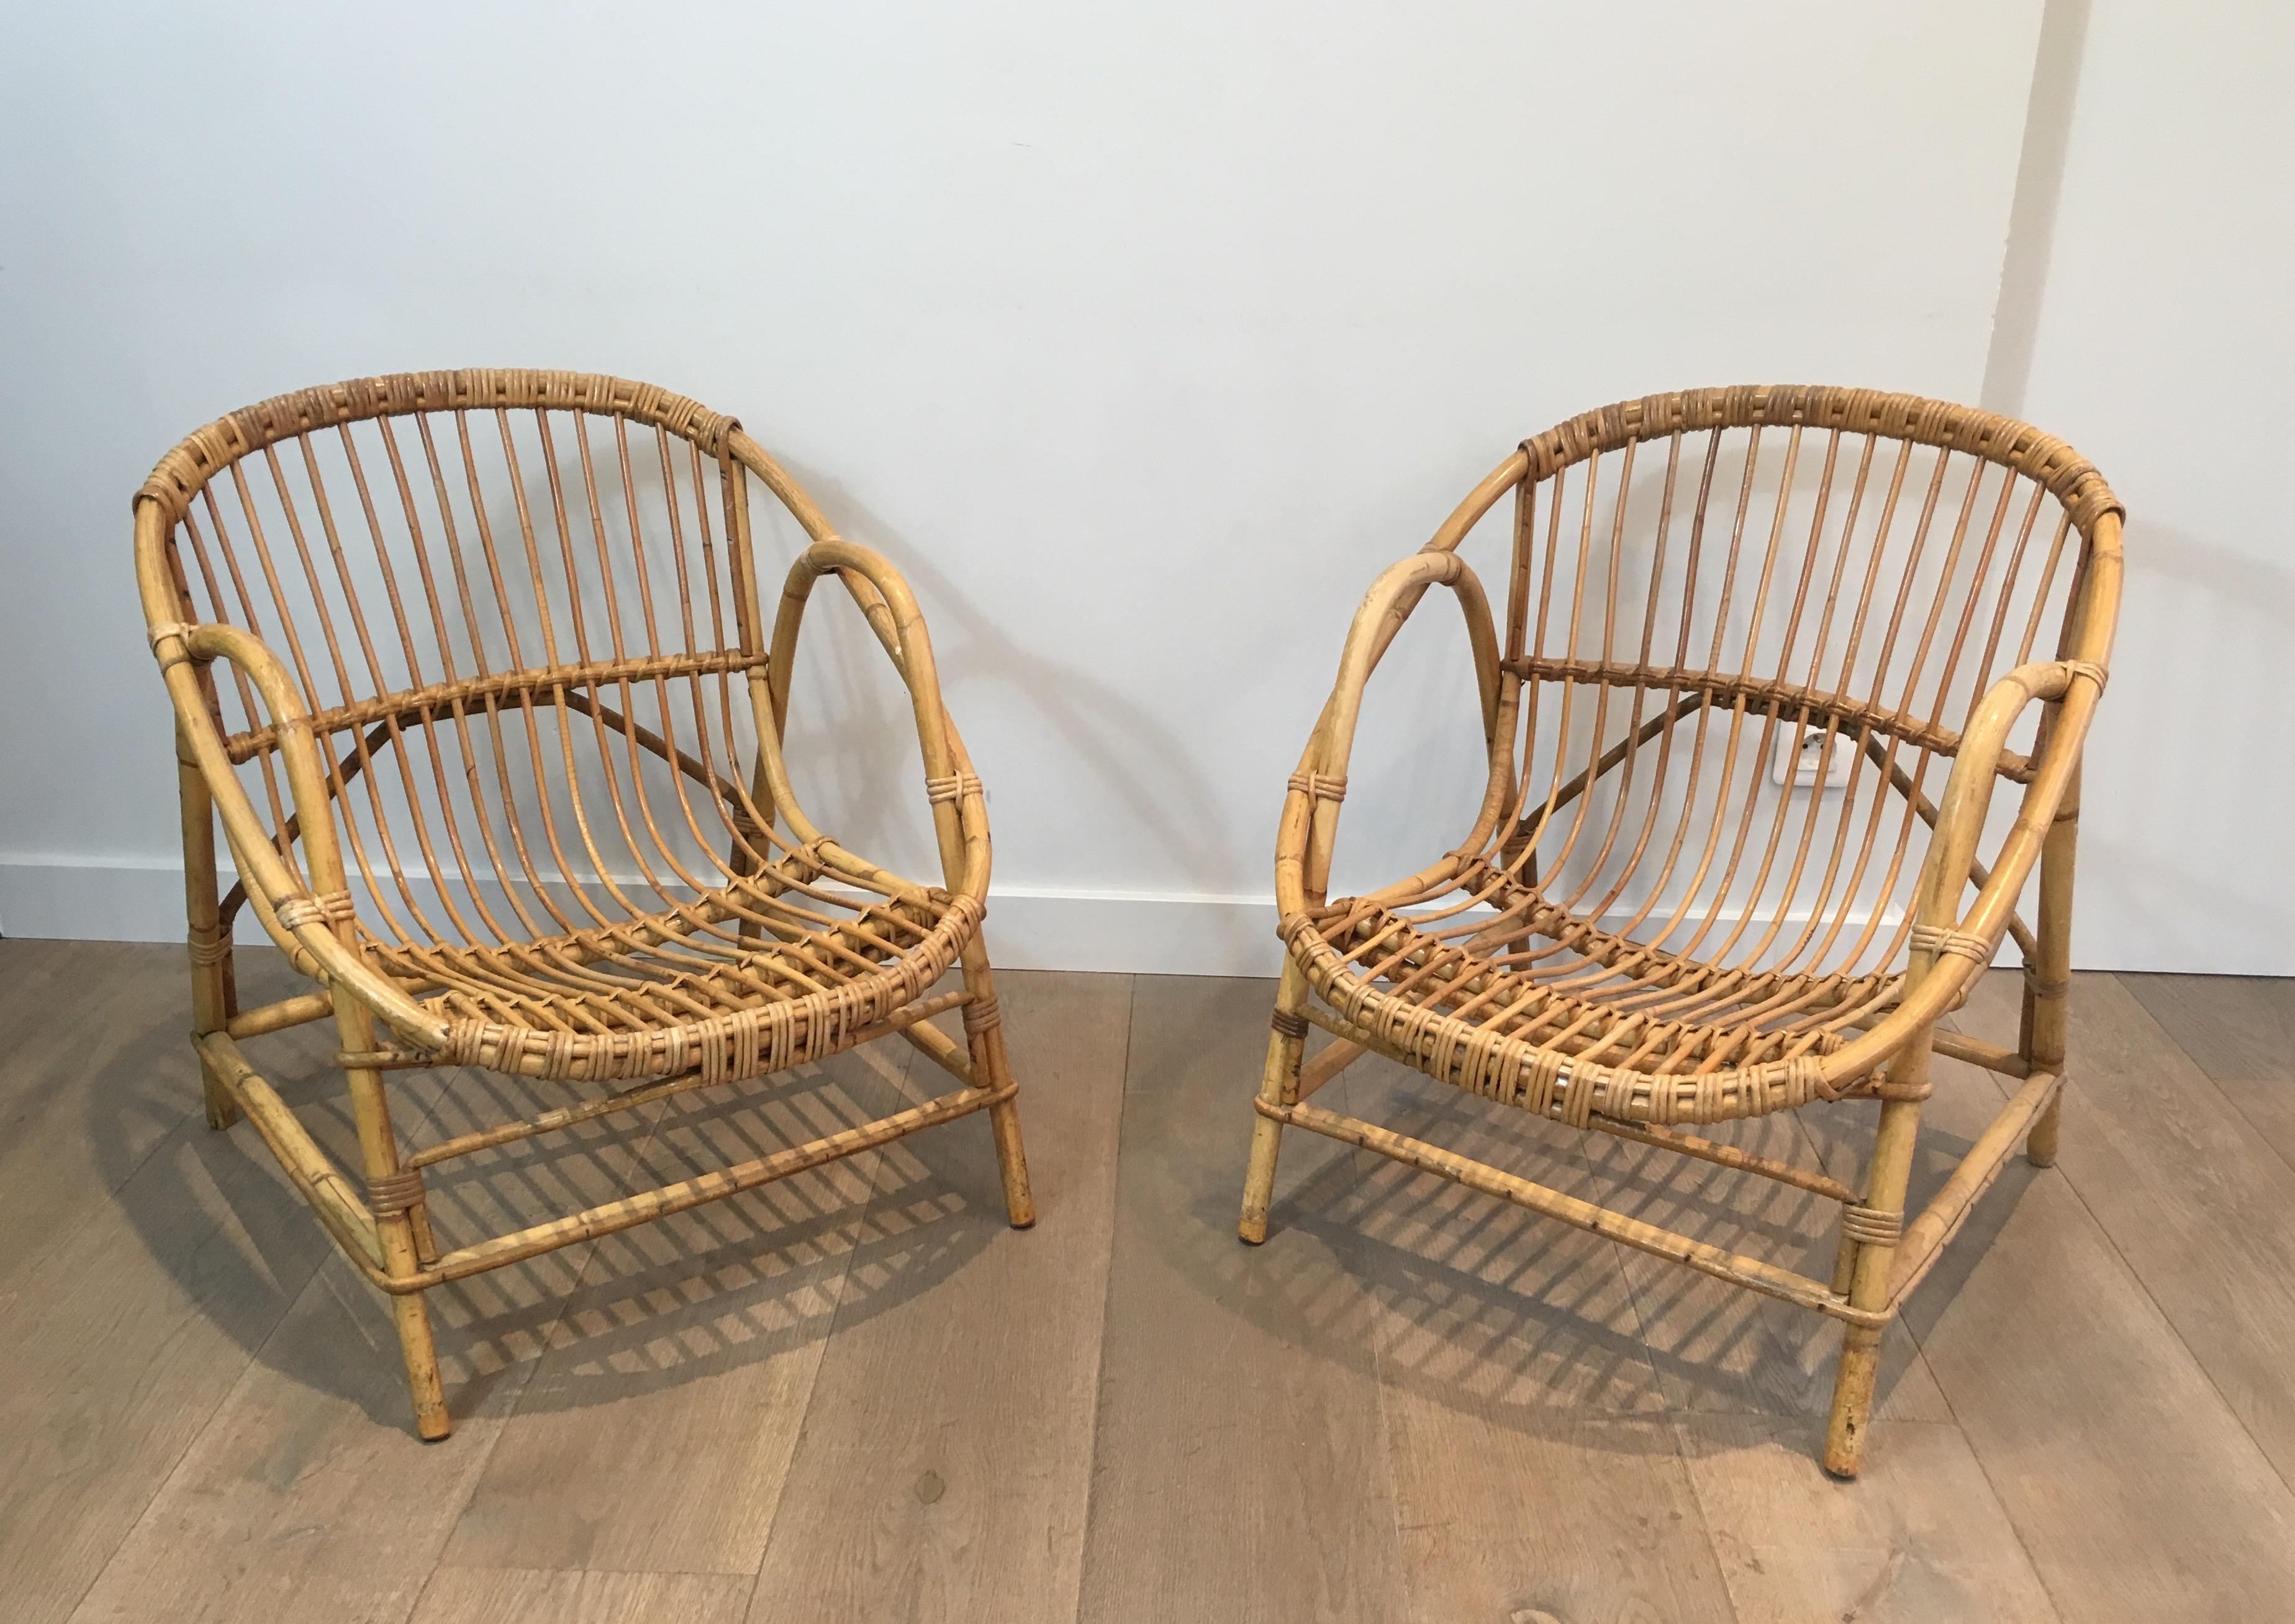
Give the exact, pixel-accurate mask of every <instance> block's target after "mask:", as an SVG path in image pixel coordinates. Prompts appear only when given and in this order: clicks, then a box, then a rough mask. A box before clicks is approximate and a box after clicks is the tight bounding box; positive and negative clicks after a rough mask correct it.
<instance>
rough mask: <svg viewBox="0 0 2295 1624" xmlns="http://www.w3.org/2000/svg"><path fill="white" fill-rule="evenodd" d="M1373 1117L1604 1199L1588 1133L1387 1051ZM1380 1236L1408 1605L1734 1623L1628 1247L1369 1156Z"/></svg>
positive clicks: (1374, 1308)
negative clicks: (1629, 1271) (1447, 1082)
mask: <svg viewBox="0 0 2295 1624" xmlns="http://www.w3.org/2000/svg"><path fill="white" fill-rule="evenodd" d="M1345 1077H1346V1079H1347V1081H1348V1082H1349V1083H1350V1084H1351V1085H1352V1094H1351V1098H1350V1102H1349V1104H1350V1109H1351V1110H1352V1111H1353V1112H1355V1113H1357V1114H1360V1115H1361V1116H1363V1117H1364V1118H1365V1120H1367V1121H1369V1122H1376V1123H1379V1124H1380V1125H1382V1126H1384V1127H1388V1128H1392V1129H1393V1130H1395V1131H1397V1132H1400V1133H1403V1134H1407V1135H1409V1137H1411V1138H1418V1139H1424V1140H1425V1141H1426V1142H1428V1143H1430V1144H1434V1145H1439V1146H1441V1147H1443V1148H1445V1149H1449V1150H1454V1151H1457V1152H1458V1153H1459V1154H1460V1155H1468V1156H1473V1157H1474V1158H1475V1159H1476V1160H1478V1161H1482V1162H1487V1163H1490V1164H1491V1165H1492V1166H1495V1167H1498V1168H1500V1169H1502V1170H1503V1171H1507V1172H1510V1173H1514V1174H1516V1175H1518V1176H1520V1177H1523V1178H1526V1179H1533V1180H1536V1181H1537V1182H1539V1183H1541V1184H1544V1185H1547V1186H1548V1187H1553V1188H1556V1189H1560V1190H1563V1191H1564V1192H1566V1193H1568V1194H1571V1195H1574V1196H1581V1197H1587V1198H1591V1196H1593V1194H1594V1191H1593V1189H1592V1188H1591V1186H1592V1184H1593V1181H1594V1180H1593V1175H1592V1173H1591V1171H1590V1170H1589V1168H1588V1166H1587V1163H1586V1162H1585V1159H1584V1156H1583V1155H1582V1153H1581V1149H1580V1146H1579V1144H1578V1142H1577V1141H1578V1135H1577V1134H1576V1133H1575V1132H1574V1131H1572V1130H1568V1129H1564V1128H1560V1127H1556V1126H1555V1125H1554V1124H1551V1123H1547V1122H1539V1121H1538V1120H1536V1119H1535V1118H1532V1117H1531V1116H1529V1115H1528V1114H1525V1113H1523V1112H1522V1111H1521V1110H1519V1109H1516V1108H1515V1107H1512V1106H1503V1105H1499V1104H1495V1103H1493V1102H1491V1101H1489V1100H1485V1099H1482V1098H1476V1097H1475V1096H1474V1095H1471V1094H1467V1093H1465V1092H1463V1091H1461V1090H1459V1089H1453V1088H1449V1087H1445V1086H1444V1085H1442V1084H1440V1083H1435V1082H1432V1081H1428V1080H1426V1079H1425V1078H1424V1077H1421V1076H1419V1075H1418V1074H1417V1073H1414V1072H1411V1071H1409V1070H1408V1069H1406V1068H1405V1067H1403V1066H1401V1065H1396V1064H1395V1063H1394V1062H1393V1061H1390V1060H1386V1059H1384V1058H1382V1057H1376V1056H1373V1057H1365V1058H1364V1059H1362V1060H1360V1061H1358V1062H1356V1063H1355V1065H1354V1066H1353V1067H1352V1068H1351V1069H1350V1070H1349V1071H1348V1072H1347V1073H1345ZM1356 1162H1357V1167H1358V1175H1359V1176H1358V1179H1357V1181H1356V1183H1355V1185H1354V1187H1352V1189H1351V1190H1350V1191H1349V1192H1348V1195H1347V1196H1346V1198H1345V1199H1344V1202H1342V1203H1341V1204H1340V1205H1339V1206H1338V1207H1337V1208H1336V1209H1335V1212H1334V1217H1335V1220H1336V1221H1338V1222H1340V1223H1344V1224H1348V1225H1352V1227H1354V1228H1356V1229H1357V1230H1358V1231H1359V1232H1360V1235H1361V1236H1362V1240H1363V1243H1364V1244H1363V1245H1362V1247H1361V1249H1360V1252H1361V1260H1362V1261H1361V1262H1360V1265H1359V1267H1360V1269H1361V1272H1362V1278H1363V1282H1364V1284H1365V1285H1366V1286H1367V1287H1368V1292H1369V1295H1370V1302H1371V1320H1370V1325H1369V1333H1370V1336H1371V1342H1372V1346H1373V1348H1374V1350H1375V1352H1376V1368H1377V1372H1378V1376H1379V1400H1380V1405H1381V1409H1382V1413H1383V1415H1384V1421H1385V1435H1386V1441H1387V1456H1388V1465H1389V1471H1390V1473H1392V1475H1393V1481H1394V1496H1395V1510H1396V1516H1397V1519H1398V1522H1399V1524H1400V1528H1401V1555H1402V1563H1403V1569H1404V1577H1405V1582H1406V1585H1407V1587H1408V1595H1409V1607H1408V1609H1407V1611H1406V1612H1405V1613H1404V1614H1403V1615H1402V1616H1404V1617H1406V1618H1409V1619H1411V1620H1423V1621H1424V1624H1448V1621H1449V1620H1456V1619H1477V1618H1490V1619H1512V1618H1515V1617H1522V1616H1528V1617H1530V1618H1533V1619H1535V1618H1539V1617H1540V1616H1550V1617H1553V1618H1557V1619H1637V1618H1651V1619H1665V1620H1679V1621H1681V1624H1689V1621H1691V1620H1730V1619H1732V1618H1734V1616H1735V1614H1734V1612H1733V1611H1732V1609H1731V1607H1730V1604H1729V1598H1728V1593H1727V1589H1726V1587H1724V1585H1723V1583H1722V1579H1721V1574H1720V1570H1719V1566H1718V1564H1717V1563H1715V1561H1714V1557H1713V1551H1712V1548H1711V1544H1710V1543H1709V1542H1708V1540H1707V1538H1706V1530H1705V1526H1704V1522H1703V1518H1702V1517H1701V1516H1700V1514H1699V1513H1698V1508H1697V1504H1696V1501H1695V1498H1694V1496H1693V1494H1692V1492H1691V1489H1690V1485H1689V1481H1688V1478H1687V1473H1685V1472H1684V1470H1683V1468H1682V1464H1681V1460H1680V1457H1679V1452H1678V1448H1677V1445H1676V1440H1675V1438H1674V1435H1673V1431H1672V1428H1671V1427H1670V1424H1668V1423H1667V1421H1666V1420H1665V1418H1664V1416H1662V1414H1661V1413H1660V1412H1662V1410H1663V1409H1664V1408H1665V1404H1666V1390H1665V1387H1664V1385H1663V1383H1661V1381H1660V1380H1659V1378H1658V1375H1657V1373H1656V1371H1655V1370H1654V1368H1653V1367H1652V1364H1651V1359H1650V1355H1649V1351H1648V1349H1647V1348H1646V1346H1645V1344H1644V1342H1643V1341H1642V1338H1641V1335H1640V1322H1639V1319H1638V1316H1637V1315H1636V1313H1635V1310H1634V1301H1633V1293H1632V1291H1631V1289H1630V1288H1629V1285H1628V1284H1627V1278H1626V1271H1625V1258H1624V1249H1623V1248H1621V1247H1620V1246H1618V1245H1616V1244H1615V1243H1614V1242H1612V1241H1607V1240H1605V1239H1603V1238H1602V1237H1601V1236H1595V1235H1589V1234H1587V1233H1586V1232H1585V1231H1583V1230H1580V1229H1573V1228H1570V1227H1569V1226H1567V1225H1564V1224H1558V1223H1556V1222H1555V1221H1554V1220H1550V1219H1547V1218H1542V1217H1540V1216H1539V1215H1538V1214H1536V1213H1534V1212H1528V1211H1525V1210H1524V1209H1523V1208H1521V1207H1517V1206H1515V1205H1513V1204H1511V1203H1508V1202H1505V1201H1501V1200H1499V1199H1498V1198H1497V1197H1495V1196H1489V1195H1485V1194H1483V1193H1482V1192H1481V1191H1478V1190H1470V1189H1467V1188H1466V1187H1463V1186H1460V1185H1456V1184H1452V1183H1450V1182H1449V1181H1448V1180H1446V1179H1441V1178H1438V1177H1436V1176H1435V1175H1433V1174H1431V1173H1425V1172H1420V1171H1417V1170H1415V1169H1412V1168H1408V1167H1405V1166H1403V1165H1402V1164H1401V1163H1397V1162H1393V1161H1391V1160H1389V1159H1388V1158H1386V1157H1384V1156H1381V1155H1377V1154H1376V1153H1375V1152H1370V1151H1361V1152H1358V1153H1357V1155H1356Z"/></svg>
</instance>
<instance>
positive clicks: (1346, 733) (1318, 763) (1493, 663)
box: [1275, 544, 1518, 916]
mask: <svg viewBox="0 0 2295 1624" xmlns="http://www.w3.org/2000/svg"><path fill="white" fill-rule="evenodd" d="M1438 585H1440V586H1447V587H1449V588H1450V591H1451V592H1453V593H1454V594H1456V596H1457V598H1458V608H1459V612H1460V613H1461V614H1463V615H1464V616H1466V636H1467V639H1468V641H1470V642H1471V643H1472V645H1473V648H1474V681H1475V688H1476V690H1477V691H1478V694H1479V696H1480V698H1481V700H1482V737H1483V742H1484V745H1485V747H1486V748H1487V750H1488V752H1489V755H1490V767H1491V773H1490V779H1489V783H1488V786H1487V787H1486V788H1485V790H1484V792H1483V797H1482V809H1481V812H1480V813H1479V815H1478V816H1477V817H1476V819H1475V822H1474V830H1473V832H1472V833H1471V834H1470V835H1469V836H1467V838H1466V840H1464V841H1462V842H1460V844H1459V848H1458V849H1460V850H1464V851H1474V850H1478V849H1479V848H1480V847H1481V846H1482V844H1483V843H1484V842H1485V841H1486V840H1487V839H1488V837H1489V836H1490V833H1491V830H1492V829H1494V828H1497V827H1498V824H1499V820H1500V819H1501V818H1503V817H1504V816H1505V815H1506V812H1507V800H1508V797H1509V796H1510V795H1511V794H1512V790H1513V782H1514V772H1513V751H1514V704H1515V695H1516V693H1517V692H1518V685H1517V684H1515V683H1514V682H1512V681H1505V680H1502V674H1503V673H1501V672H1500V670H1499V647H1498V636H1497V633H1496V632H1495V631H1494V630H1493V628H1492V624H1491V606H1490V600H1489V598H1488V597H1487V596H1486V595H1485V594H1484V592H1483V591H1482V582H1481V581H1480V580H1479V579H1477V578H1476V577H1475V575H1474V571H1473V570H1471V569H1469V568H1467V567H1466V560H1465V559H1461V558H1459V557H1458V554H1456V553H1454V552H1450V551H1445V550H1442V549H1441V548H1438V547H1434V546H1433V545H1431V544H1430V545H1429V547H1427V548H1426V549H1425V550H1422V551H1418V552H1415V553H1413V554H1411V556H1410V557H1409V558H1407V559H1403V560H1401V562H1400V563H1397V564H1394V565H1392V566H1390V567H1388V568H1387V569H1386V570H1385V572H1384V573H1383V574H1382V575H1380V576H1379V577H1378V579H1377V580H1376V582H1374V583H1372V585H1371V589H1370V591H1369V592H1367V593H1365V594H1364V596H1363V600H1362V604H1361V606H1360V608H1357V609H1356V611H1355V617H1354V623H1353V624H1352V625H1351V626H1350V627H1349V628H1348V630H1347V641H1346V646H1345V649H1344V651H1343V652H1342V653H1341V655H1340V657H1339V675H1338V681H1337V682H1336V684H1335V686H1334V687H1333V689H1332V690H1331V697H1330V698H1329V699H1328V700H1327V702H1326V703H1325V705H1324V706H1323V714H1322V716H1321V718H1320V719H1319V721H1318V722H1316V724H1315V731H1314V735H1313V737H1312V738H1311V739H1309V740H1308V742H1307V748H1306V752H1305V754H1303V755H1302V756H1301V757H1300V758H1299V770H1298V771H1297V772H1295V773H1294V774H1293V775H1292V777H1291V781H1290V793H1289V794H1288V796H1286V799H1285V802H1284V810H1283V823H1282V827H1281V829H1280V831H1279V832H1278V835H1277V837H1276V847H1275V851H1276V855H1275V875H1276V878H1275V890H1276V902H1277V907H1278V912H1280V913H1282V914H1284V915H1286V916H1287V915H1290V914H1294V913H1296V912H1298V911H1300V910H1302V909H1303V908H1304V907H1306V906H1308V905H1309V900H1310V899H1312V900H1313V901H1315V902H1320V901H1321V900H1322V896H1323V892H1324V888H1325V885H1326V884H1327V881H1328V878H1329V876H1330V865H1331V848H1332V845H1333V844H1334V842H1335V840H1336V838H1337V835H1338V824H1339V806H1340V802H1341V799H1342V797H1343V796H1344V795H1345V792H1346V781H1347V762H1348V758H1349V757H1350V756H1351V755H1352V754H1353V752H1354V735H1355V724H1356V722H1357V721H1358V719H1359V718H1360V714H1361V711H1362V696H1363V690H1364V688H1365V687H1366V685H1368V682H1369V681H1370V676H1371V673H1372V672H1374V671H1376V669H1377V668H1378V663H1379V661H1380V660H1381V659H1383V658H1384V657H1385V654H1386V651H1387V649H1388V648H1389V647H1390V646H1391V645H1392V644H1393V641H1394V639H1395V634H1396V633H1397V632H1401V630H1402V625H1403V623H1404V622H1405V621H1407V620H1409V618H1410V615H1411V612H1412V611H1413V610H1414V609H1416V608H1417V607H1418V604H1419V601H1420V600H1422V599H1424V598H1425V595H1426V592H1427V590H1428V589H1429V588H1431V587H1433V586H1438Z"/></svg>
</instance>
